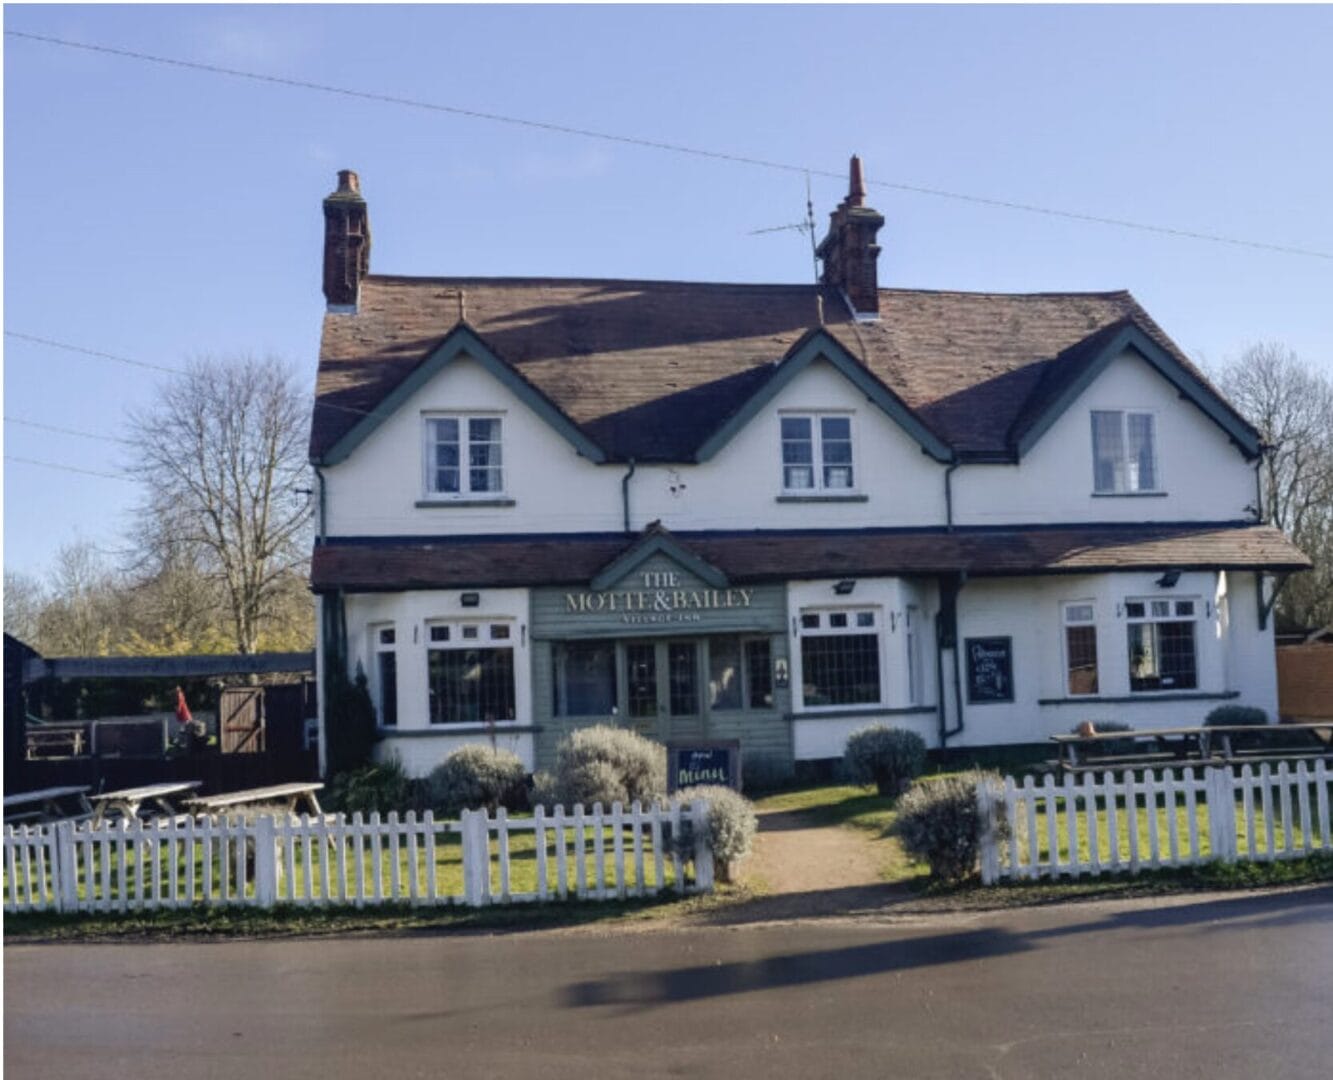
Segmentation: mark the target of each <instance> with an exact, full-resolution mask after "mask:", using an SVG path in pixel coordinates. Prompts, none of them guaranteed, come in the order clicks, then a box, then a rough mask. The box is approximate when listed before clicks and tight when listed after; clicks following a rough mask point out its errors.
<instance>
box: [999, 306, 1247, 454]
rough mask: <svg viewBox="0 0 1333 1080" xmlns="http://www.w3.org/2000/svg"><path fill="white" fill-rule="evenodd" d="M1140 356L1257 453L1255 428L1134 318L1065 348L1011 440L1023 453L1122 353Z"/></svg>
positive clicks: (1239, 445) (1240, 444)
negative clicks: (1147, 332) (1146, 331)
mask: <svg viewBox="0 0 1333 1080" xmlns="http://www.w3.org/2000/svg"><path fill="white" fill-rule="evenodd" d="M1126 354H1130V355H1133V356H1136V357H1138V358H1139V359H1141V360H1143V361H1144V362H1145V363H1146V364H1148V366H1149V367H1151V368H1152V369H1153V370H1154V371H1156V372H1157V374H1158V375H1160V376H1161V377H1162V378H1163V379H1164V380H1166V382H1167V383H1168V384H1169V385H1170V386H1172V387H1173V388H1174V389H1175V390H1176V392H1177V394H1178V395H1179V397H1180V398H1181V399H1183V400H1186V401H1189V402H1190V403H1191V404H1193V405H1194V406H1195V407H1196V408H1198V409H1199V411H1200V412H1202V413H1203V414H1204V416H1206V417H1207V418H1208V419H1209V420H1210V421H1212V422H1213V423H1214V424H1216V425H1217V426H1218V427H1219V428H1221V429H1222V431H1223V432H1224V433H1225V434H1226V435H1227V437H1228V438H1229V439H1230V440H1231V442H1232V443H1233V444H1234V445H1235V446H1236V447H1237V448H1238V449H1239V450H1240V452H1241V453H1242V454H1244V455H1245V457H1246V458H1247V459H1249V460H1253V459H1254V458H1256V457H1258V456H1259V454H1260V452H1261V445H1260V438H1259V433H1258V432H1257V431H1255V429H1254V428H1253V427H1251V426H1250V425H1249V424H1248V423H1247V422H1246V421H1245V420H1244V419H1242V418H1241V417H1240V415H1239V414H1238V413H1237V412H1236V411H1235V410H1234V409H1233V408H1232V407H1231V406H1230V405H1229V404H1228V403H1227V402H1226V401H1225V400H1224V399H1223V398H1222V397H1221V396H1220V395H1219V394H1218V393H1217V392H1216V391H1215V390H1213V388H1212V387H1211V386H1209V385H1208V384H1207V383H1206V382H1204V381H1203V380H1202V379H1201V378H1200V377H1199V376H1198V375H1197V374H1196V373H1195V372H1193V371H1192V370H1190V369H1189V368H1188V367H1186V366H1185V365H1184V364H1182V363H1181V362H1180V360H1178V359H1177V358H1176V357H1175V356H1173V355H1171V353H1169V352H1167V351H1166V350H1165V349H1163V348H1162V347H1161V346H1160V345H1158V344H1157V342H1156V341H1154V340H1153V339H1152V338H1150V337H1148V335H1147V334H1145V333H1144V332H1143V330H1142V329H1141V328H1140V327H1139V326H1138V325H1136V324H1135V323H1134V322H1132V321H1129V320H1126V321H1124V322H1122V323H1119V324H1116V325H1113V326H1110V327H1106V328H1104V329H1102V330H1100V331H1098V332H1097V333H1096V334H1093V335H1091V336H1090V337H1088V338H1086V339H1085V340H1084V341H1082V342H1079V344H1078V345H1075V346H1073V347H1072V348H1070V349H1067V350H1065V352H1064V353H1062V354H1061V355H1060V356H1059V357H1057V358H1056V360H1055V361H1054V362H1053V364H1052V366H1051V368H1050V370H1049V371H1048V372H1047V373H1046V377H1045V378H1044V379H1043V382H1042V384H1041V385H1039V386H1038V387H1037V389H1036V390H1035V391H1034V393H1033V395H1032V398H1031V399H1030V400H1029V403H1028V405H1027V406H1026V407H1025V408H1024V410H1023V412H1022V413H1021V414H1020V415H1019V417H1018V419H1017V420H1016V421H1015V423H1014V426H1013V428H1012V429H1011V431H1010V443H1011V446H1012V448H1013V451H1014V453H1015V455H1016V456H1017V457H1018V458H1020V459H1021V458H1023V457H1024V456H1026V455H1027V453H1028V452H1029V451H1030V450H1031V449H1032V448H1033V447H1034V446H1035V445H1036V444H1037V442H1038V441H1039V440H1040V439H1041V438H1042V436H1043V435H1045V434H1046V433H1047V432H1048V431H1049V430H1050V429H1051V427H1052V426H1053V425H1054V424H1055V422H1056V421H1057V420H1059V419H1060V417H1061V416H1063V415H1064V414H1065V412H1066V411H1067V410H1068V409H1069V408H1070V407H1071V406H1072V405H1073V404H1074V402H1075V401H1077V400H1078V398H1079V397H1081V396H1082V395H1083V393H1084V392H1085V391H1086V390H1088V389H1089V388H1090V387H1091V386H1092V385H1093V384H1094V383H1095V382H1096V381H1097V379H1098V378H1099V377H1100V376H1101V375H1102V374H1103V373H1104V372H1105V371H1106V370H1107V369H1108V368H1109V367H1110V366H1111V365H1112V364H1113V363H1115V361H1116V360H1118V359H1119V358H1120V357H1122V356H1124V355H1126Z"/></svg>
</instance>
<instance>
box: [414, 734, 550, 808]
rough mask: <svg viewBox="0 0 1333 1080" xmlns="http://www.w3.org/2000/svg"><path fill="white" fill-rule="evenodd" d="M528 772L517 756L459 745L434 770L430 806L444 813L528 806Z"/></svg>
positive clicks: (484, 747)
mask: <svg viewBox="0 0 1333 1080" xmlns="http://www.w3.org/2000/svg"><path fill="white" fill-rule="evenodd" d="M526 779H527V769H525V768H524V767H523V762H521V761H520V760H519V759H518V755H517V754H514V753H512V752H511V751H509V750H499V749H492V748H491V747H489V746H479V745H472V746H460V747H459V748H458V749H457V750H455V751H454V752H453V753H452V754H450V755H449V756H448V757H447V758H445V759H444V761H443V762H441V763H440V764H439V765H437V766H435V768H434V769H432V770H431V774H430V778H429V780H428V781H427V785H428V787H429V789H430V802H431V806H432V807H434V808H436V809H437V810H439V811H440V812H441V813H442V814H447V815H450V816H452V815H455V814H457V813H458V812H459V811H460V810H480V809H485V810H488V811H491V812H494V811H495V810H497V809H499V808H500V807H501V806H503V807H504V808H505V809H506V810H522V809H525V808H526V805H527V788H526V785H525V781H526Z"/></svg>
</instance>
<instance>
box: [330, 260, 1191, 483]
mask: <svg viewBox="0 0 1333 1080" xmlns="http://www.w3.org/2000/svg"><path fill="white" fill-rule="evenodd" d="M817 296H822V299H823V310H824V316H825V323H826V329H827V330H828V331H829V332H830V333H831V334H832V335H833V336H834V337H836V338H837V339H838V341H840V342H841V343H842V344H843V345H844V347H845V348H846V349H847V351H848V352H849V353H850V354H851V355H852V356H854V357H856V358H858V359H860V360H861V361H862V362H863V363H865V365H866V367H867V368H869V369H870V371H871V372H873V373H874V374H875V375H876V376H877V377H878V378H879V379H880V381H882V382H883V383H884V384H885V385H886V386H888V387H889V388H890V389H891V390H892V391H893V392H894V393H895V394H897V395H898V396H899V397H900V398H901V399H902V400H903V401H904V402H905V403H906V404H907V405H908V407H909V408H911V409H912V410H913V411H914V412H915V413H916V414H917V415H918V416H919V417H920V418H921V420H922V421H923V422H924V423H925V424H926V426H927V427H928V428H930V429H931V430H932V431H934V432H935V433H936V434H938V435H939V436H940V437H941V438H942V439H943V440H944V441H945V442H947V443H949V444H950V445H952V446H953V448H954V449H955V450H957V451H959V452H960V453H964V454H967V453H973V454H991V453H1005V452H1007V451H1008V450H1009V448H1010V444H1011V438H1012V434H1013V431H1012V429H1014V428H1015V426H1016V425H1020V426H1021V423H1022V421H1023V420H1024V418H1025V417H1027V416H1028V415H1030V414H1031V413H1032V412H1033V411H1034V409H1036V408H1037V407H1038V405H1039V404H1040V402H1041V401H1044V400H1049V398H1050V397H1051V396H1052V395H1053V394H1054V393H1055V392H1057V391H1058V389H1059V387H1060V386H1062V385H1064V379H1065V378H1066V372H1067V371H1071V370H1072V369H1073V368H1075V367H1076V366H1077V359H1078V357H1079V356H1080V355H1082V354H1083V353H1084V352H1086V351H1087V350H1086V348H1084V349H1079V348H1078V346H1079V345H1080V343H1082V342H1084V341H1085V340H1086V339H1088V338H1089V337H1090V336H1091V335H1095V334H1097V333H1098V332H1099V331H1103V330H1106V329H1107V328H1108V327H1111V326H1113V325H1116V324H1119V325H1123V324H1124V323H1125V321H1126V320H1130V321H1132V322H1133V323H1135V324H1136V325H1137V326H1139V327H1140V328H1141V329H1142V330H1143V331H1144V333H1146V334H1147V335H1148V336H1149V337H1150V338H1152V340H1153V341H1155V342H1156V343H1157V344H1159V345H1161V346H1162V348H1163V349H1165V350H1166V351H1167V352H1168V353H1169V354H1170V355H1171V356H1172V357H1174V358H1175V359H1176V360H1178V361H1179V362H1180V363H1181V364H1183V365H1184V366H1185V367H1186V368H1188V369H1189V370H1190V371H1191V372H1194V369H1193V367H1192V366H1191V365H1190V364H1189V361H1188V359H1187V358H1186V357H1185V356H1184V355H1183V354H1182V353H1181V352H1180V350H1179V349H1177V348H1176V346H1175V345H1174V344H1173V343H1172V342H1171V341H1170V339H1169V338H1167V337H1166V335H1165V334H1164V333H1163V332H1162V331H1161V329H1160V328H1158V327H1157V325H1156V324H1155V323H1154V322H1153V321H1152V320H1151V319H1150V318H1149V317H1148V315H1147V313H1146V312H1144V311H1143V309H1142V308H1141V307H1139V305H1138V303H1137V301H1135V300H1134V298H1133V297H1132V296H1130V294H1129V293H1127V292H1109V293H1032V294H999V293H960V292H928V291H919V290H911V289H882V290H880V319H879V321H878V322H875V323H854V322H853V321H852V319H851V317H850V315H849V314H848V312H847V309H846V306H845V305H844V303H843V301H842V299H841V297H840V296H838V295H837V294H836V293H834V292H833V291H832V290H829V289H827V288H822V287H821V288H818V289H817V288H816V287H815V286H809V285H715V284H698V283H680V282H660V281H657V282H649V281H595V280H589V281H578V280H541V279H473V278H405V277H388V276H383V275H371V276H369V277H367V278H366V279H365V281H364V282H363V283H362V286H361V302H360V307H359V310H358V312H357V313H356V314H354V315H347V314H329V315H326V316H325V319H324V330H323V340H322V344H321V350H320V365H319V378H318V384H317V402H318V404H317V405H316V408H315V419H314V425H313V428H312V432H311V444H310V449H311V455H312V457H314V458H319V457H320V456H321V455H323V454H324V453H325V452H326V451H328V450H329V448H330V447H332V446H333V445H334V443H336V442H337V440H338V439H339V438H340V437H341V436H342V435H343V434H345V433H346V432H347V431H348V430H349V429H350V428H351V427H352V426H353V425H355V424H356V423H357V421H358V420H359V419H360V417H361V414H362V413H364V412H365V411H368V410H370V409H372V408H373V407H374V406H375V405H376V404H377V403H378V402H379V401H381V400H382V399H383V398H384V397H385V396H386V395H387V394H388V393H389V392H390V391H391V390H392V389H393V388H394V387H395V386H396V385H397V384H398V383H400V382H401V381H402V380H403V379H404V378H405V377H406V376H407V375H408V373H410V372H411V371H412V369H413V368H415V367H416V366H417V365H418V364H419V363H420V362H421V361H422V360H424V359H425V358H426V357H427V356H428V355H429V354H430V352H431V351H432V349H433V348H434V347H435V346H436V345H438V344H439V343H440V341H441V340H442V339H443V338H444V336H445V335H446V334H447V333H448V332H449V331H450V330H451V329H453V328H454V327H455V326H456V325H458V323H459V322H460V321H466V323H467V324H468V325H469V326H471V327H472V328H473V329H474V330H475V331H476V332H477V333H478V334H479V335H480V337H481V338H482V340H483V341H484V342H485V343H486V344H487V345H488V346H489V347H490V348H491V350H492V351H493V352H494V353H495V354H496V355H497V356H498V357H499V359H500V360H502V361H503V362H505V363H507V364H509V365H510V366H512V367H513V368H514V369H515V370H516V371H517V372H519V373H520V374H521V375H522V376H523V377H524V378H525V379H526V380H528V381H529V382H530V383H531V384H532V385H533V386H535V387H536V388H537V389H538V390H539V391H541V393H542V394H543V395H544V396H545V397H547V398H548V399H550V400H551V401H552V402H553V403H554V404H555V405H556V406H557V407H558V408H559V409H560V410H561V411H563V412H564V413H565V414H566V415H567V416H568V417H569V418H570V419H571V420H573V421H574V423H575V424H577V425H578V426H579V427H580V428H581V429H582V430H583V432H584V433H586V434H587V435H588V437H589V438H590V439H592V441H593V442H594V443H596V444H598V445H599V446H601V447H602V448H603V449H604V450H605V451H606V452H607V455H608V456H609V457H610V458H612V459H614V460H627V459H628V458H631V457H633V458H636V459H637V460H639V461H689V460H690V459H691V458H692V456H693V454H694V452H695V450H696V449H697V448H698V447H699V445H700V444H701V443H702V442H703V441H704V440H705V439H706V438H707V437H708V436H709V435H710V434H712V433H713V432H714V431H716V430H717V429H718V428H719V427H720V426H721V425H722V424H723V423H724V422H725V421H726V420H727V418H728V417H730V416H732V415H733V414H735V413H736V412H737V411H738V410H739V409H740V408H741V406H742V405H743V404H744V402H745V401H746V400H747V399H748V398H749V397H750V396H751V395H752V394H753V393H754V392H755V391H756V390H757V389H758V388H759V387H760V386H761V385H762V384H763V382H764V381H765V380H766V379H767V378H769V377H770V375H771V374H772V373H773V371H774V364H775V363H776V362H777V361H778V360H780V359H781V358H782V357H783V356H784V355H785V354H786V353H787V351H788V350H789V349H790V348H791V347H792V345H793V344H795V343H796V342H797V341H798V340H799V339H800V338H801V336H802V335H803V334H804V333H806V332H807V331H808V330H810V329H811V328H812V327H816V326H818V316H817V308H816V299H817ZM1195 373H1196V374H1197V372H1195ZM1200 377H1201V376H1200Z"/></svg>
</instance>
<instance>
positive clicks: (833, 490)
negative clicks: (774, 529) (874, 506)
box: [778, 409, 861, 496]
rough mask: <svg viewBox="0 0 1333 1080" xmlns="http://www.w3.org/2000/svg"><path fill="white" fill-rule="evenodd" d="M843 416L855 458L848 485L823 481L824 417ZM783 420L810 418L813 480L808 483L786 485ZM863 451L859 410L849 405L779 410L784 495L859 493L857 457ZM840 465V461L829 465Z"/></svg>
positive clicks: (779, 459) (853, 458)
mask: <svg viewBox="0 0 1333 1080" xmlns="http://www.w3.org/2000/svg"><path fill="white" fill-rule="evenodd" d="M836 419H844V420H846V421H847V442H848V444H849V446H850V447H851V455H852V460H851V462H850V463H848V466H847V467H848V468H850V469H851V471H852V477H851V479H852V483H851V484H849V485H848V486H847V487H829V486H827V485H826V484H825V483H824V468H825V462H824V424H823V421H825V420H836ZM784 420H807V421H809V423H810V456H811V461H810V470H811V480H812V481H813V483H812V484H811V485H810V486H809V487H788V486H787V467H788V466H787V462H786V460H785V449H784V448H785V446H786V441H787V440H786V439H784V438H783V436H782V422H783V421H784ZM859 457H860V454H859V453H858V451H857V446H856V413H855V412H854V411H851V410H848V409H822V410H821V409H793V410H790V411H787V410H783V411H780V412H779V413H778V467H779V468H780V469H781V470H782V472H781V480H782V494H784V495H797V496H799V495H834V496H836V495H856V494H858V493H859V492H860V490H861V488H860V484H859V483H858V480H859V478H860V475H861V470H860V466H858V465H857V459H858V458H859ZM829 467H830V468H837V467H838V466H837V465H832V466H829Z"/></svg>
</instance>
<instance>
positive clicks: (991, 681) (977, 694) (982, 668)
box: [964, 637, 1014, 705]
mask: <svg viewBox="0 0 1333 1080" xmlns="http://www.w3.org/2000/svg"><path fill="white" fill-rule="evenodd" d="M964 647H965V651H966V652H967V700H968V702H969V704H974V705H976V704H985V703H987V702H992V701H1013V700H1014V639H1013V638H1009V637H981V638H967V639H966V641H965V642H964Z"/></svg>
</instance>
